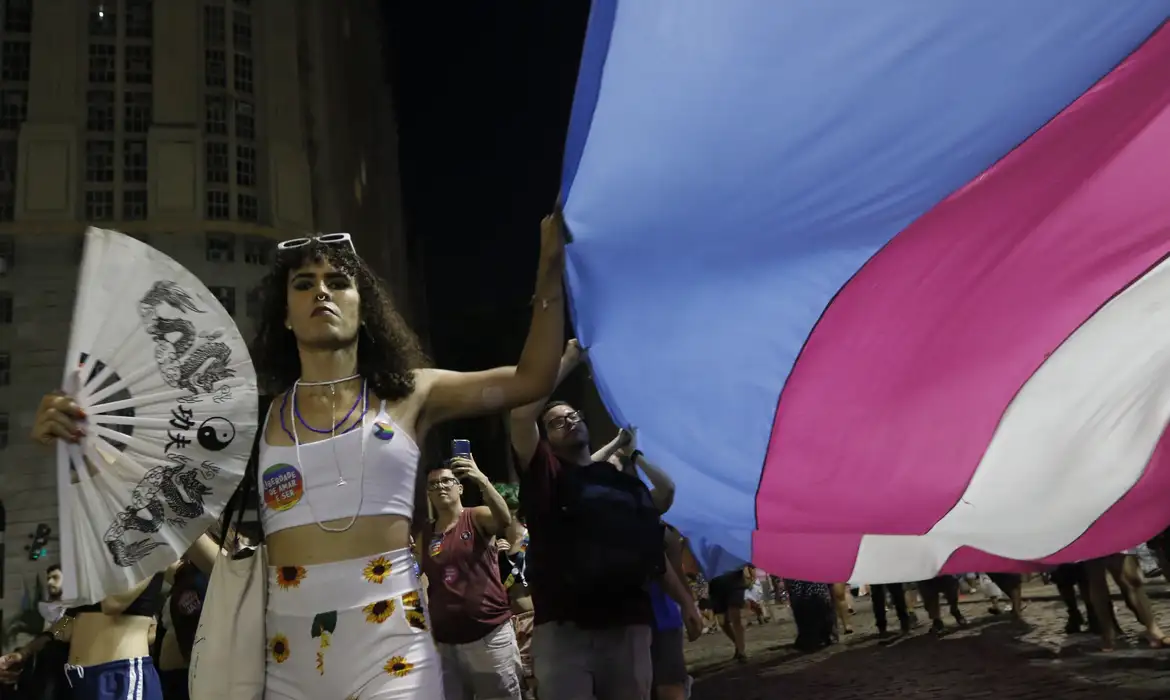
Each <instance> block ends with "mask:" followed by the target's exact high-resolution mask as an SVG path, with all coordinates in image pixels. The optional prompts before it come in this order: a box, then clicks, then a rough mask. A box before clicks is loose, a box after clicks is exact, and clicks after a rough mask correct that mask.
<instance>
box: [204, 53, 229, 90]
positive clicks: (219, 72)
mask: <svg viewBox="0 0 1170 700" xmlns="http://www.w3.org/2000/svg"><path fill="white" fill-rule="evenodd" d="M203 72H204V73H206V74H207V76H206V78H205V80H206V81H207V87H212V88H222V87H227V58H226V57H225V56H224V53H223V49H207V50H206V51H205V52H204V53H203Z"/></svg>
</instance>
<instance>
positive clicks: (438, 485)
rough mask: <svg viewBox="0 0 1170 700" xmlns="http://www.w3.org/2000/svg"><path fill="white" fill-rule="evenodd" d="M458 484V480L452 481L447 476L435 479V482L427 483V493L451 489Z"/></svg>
mask: <svg viewBox="0 0 1170 700" xmlns="http://www.w3.org/2000/svg"><path fill="white" fill-rule="evenodd" d="M458 484H459V480H458V479H452V478H451V477H449V476H445V477H443V478H442V479H435V480H434V481H429V482H427V491H438V490H440V489H446V488H451V487H452V486H456V485H458Z"/></svg>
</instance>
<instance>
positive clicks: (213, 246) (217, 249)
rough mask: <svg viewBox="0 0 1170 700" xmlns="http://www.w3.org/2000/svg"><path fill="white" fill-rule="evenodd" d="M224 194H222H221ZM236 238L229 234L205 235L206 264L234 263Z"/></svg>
mask: <svg viewBox="0 0 1170 700" xmlns="http://www.w3.org/2000/svg"><path fill="white" fill-rule="evenodd" d="M221 194H224V193H221ZM235 259H236V237H235V234H231V233H209V234H207V262H235Z"/></svg>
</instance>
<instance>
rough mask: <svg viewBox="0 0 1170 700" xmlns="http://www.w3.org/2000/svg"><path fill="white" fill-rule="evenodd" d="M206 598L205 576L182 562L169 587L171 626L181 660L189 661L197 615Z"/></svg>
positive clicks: (194, 567)
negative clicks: (180, 653)
mask: <svg viewBox="0 0 1170 700" xmlns="http://www.w3.org/2000/svg"><path fill="white" fill-rule="evenodd" d="M206 597H207V576H206V575H204V573H203V572H202V571H200V570H199V569H198V567H196V566H195V565H194V564H192V563H190V562H184V563H183V565H182V566H180V567H179V570H178V571H176V572H175V583H174V585H173V586H171V599H170V601H169V605H170V609H171V624H172V625H173V626H174V631H175V639H176V641H178V642H179V649H180V650H181V651H182V652H183V658H184V659H186V660H187V661H190V660H191V647H192V646H193V645H194V644H195V630H196V629H198V627H199V615H200V614H201V613H202V612H203V600H204V599H205V598H206Z"/></svg>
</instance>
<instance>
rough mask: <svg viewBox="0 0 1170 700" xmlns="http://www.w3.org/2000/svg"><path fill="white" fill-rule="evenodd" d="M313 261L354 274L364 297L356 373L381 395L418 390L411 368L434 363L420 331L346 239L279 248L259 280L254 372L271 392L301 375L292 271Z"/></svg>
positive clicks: (392, 396) (263, 388)
mask: <svg viewBox="0 0 1170 700" xmlns="http://www.w3.org/2000/svg"><path fill="white" fill-rule="evenodd" d="M314 262H328V263H329V264H330V265H332V266H333V267H335V268H337V269H338V270H340V271H342V272H344V273H345V274H346V275H349V276H350V277H352V278H353V280H354V282H355V284H357V291H358V295H359V296H360V297H361V309H360V314H361V321H362V325H361V329H360V330H359V331H358V352H357V365H358V373H359V374H361V376H362V377H364V378H365V379H366V381H368V382H369V383H370V388H371V389H372V390H373V391H374V393H375V394H376V395H377V396H378V397H379V398H382V399H386V400H390V401H394V400H398V399H403V398H406V397H407V396H409V395H410V394H411V393H412V392H413V391H414V375H413V370H416V369H419V368H421V367H427V366H429V365H430V360H429V359H428V358H427V356H426V353H424V352H423V350H422V346H421V344H420V343H419V340H418V336H417V335H415V334H414V331H412V330H411V329H410V326H408V325H407V324H406V320H405V319H404V318H402V315H401V314H399V313H398V311H397V310H396V309H395V308H394V302H393V301H392V300H391V299H390V293H389V292H388V291H387V290H386V285H385V283H384V282H383V281H382V280H381V278H379V277H378V275H377V274H375V273H374V271H373V270H371V269H370V266H369V265H367V264H366V262H365V261H364V260H362V259H361V258H360V257H358V256H357V255H356V254H354V252H353V251H352V250H351V249H350V247H349V246H348V245H345V244H336V243H321V242H320V241H313V242H312V243H310V244H309V245H306V246H301V247H299V248H292V249H289V250H277V251H276V259H275V265H274V266H273V268H272V271H271V272H269V273H268V276H267V277H265V278H264V281H263V282H262V283H261V300H262V304H263V311H262V313H261V316H260V319H259V322H258V324H257V330H256V338H255V340H254V341H253V343H252V358H253V362H254V363H255V365H256V378H257V380H258V382H259V384H260V389H261V391H262V392H264V393H267V394H268V395H270V396H271V395H275V394H279V393H280V392H283V391H285V390H287V389H288V388H289V387H291V386H292V385H293V382H295V381H296V380H297V379H298V378H299V377H300V376H301V359H300V355H298V354H297V343H296V338H295V337H294V336H293V333H292V331H291V330H289V329H288V328H287V327H286V326H285V321H286V319H287V318H288V296H287V295H288V275H289V272H290V271H291V270H295V269H297V268H299V267H303V266H305V265H307V264H311V263H314Z"/></svg>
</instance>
